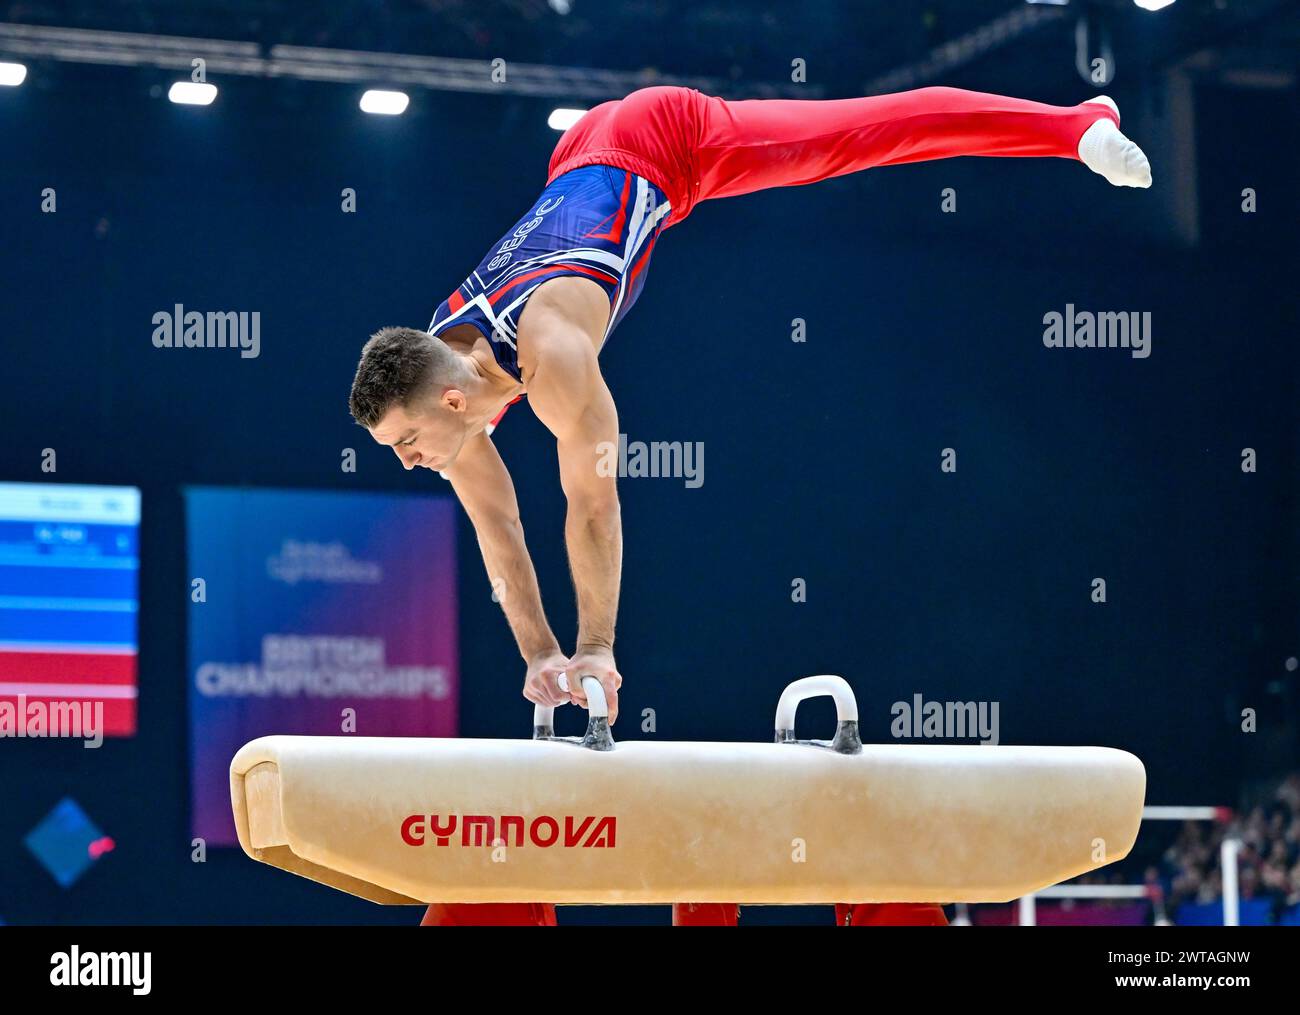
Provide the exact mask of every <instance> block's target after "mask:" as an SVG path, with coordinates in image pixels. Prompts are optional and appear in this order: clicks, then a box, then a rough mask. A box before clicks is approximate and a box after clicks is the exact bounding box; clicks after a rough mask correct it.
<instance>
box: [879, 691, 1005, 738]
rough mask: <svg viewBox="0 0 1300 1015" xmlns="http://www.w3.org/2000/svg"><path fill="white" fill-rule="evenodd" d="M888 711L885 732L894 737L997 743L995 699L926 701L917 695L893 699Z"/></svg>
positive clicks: (996, 704) (996, 705)
mask: <svg viewBox="0 0 1300 1015" xmlns="http://www.w3.org/2000/svg"><path fill="white" fill-rule="evenodd" d="M889 714H890V715H892V716H893V717H894V721H893V722H891V723H890V724H889V733H890V735H891V736H893V737H894V738H896V739H898V740H910V739H912V738H917V739H926V740H969V739H972V738H974V739H978V740H979V742H980V743H981V744H993V745H996V744H997V742H998V702H996V701H926V700H925V699H924V698H922V697H921V695H919V694H914V695H912V700H911V701H896V702H894V704H893V705H892V706H890V709H889Z"/></svg>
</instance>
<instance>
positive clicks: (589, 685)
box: [533, 675, 609, 727]
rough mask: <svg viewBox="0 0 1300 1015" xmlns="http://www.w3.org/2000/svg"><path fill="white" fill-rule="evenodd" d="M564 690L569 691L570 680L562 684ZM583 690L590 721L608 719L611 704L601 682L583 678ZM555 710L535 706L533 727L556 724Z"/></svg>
mask: <svg viewBox="0 0 1300 1015" xmlns="http://www.w3.org/2000/svg"><path fill="white" fill-rule="evenodd" d="M561 686H563V688H564V689H565V690H566V691H567V690H568V680H567V675H566V679H565V680H564V681H563V682H562V685H561ZM582 690H583V692H584V693H585V694H586V695H587V717H588V719H608V718H609V702H608V701H606V700H605V688H604V687H602V686H601V683H600V681H599V680H597V679H596V678H595V677H583V678H582ZM554 720H555V709H554V708H553V707H552V706H550V705H534V706H533V726H534V727H543V726H544V727H550V726H552V725H553V724H554Z"/></svg>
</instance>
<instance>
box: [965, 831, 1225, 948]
mask: <svg viewBox="0 0 1300 1015" xmlns="http://www.w3.org/2000/svg"><path fill="white" fill-rule="evenodd" d="M1142 820H1143V821H1214V822H1216V823H1218V824H1222V825H1226V824H1227V823H1228V822H1229V821H1231V820H1232V809H1231V808H1230V807H1177V806H1156V807H1143V808H1142ZM1241 845H1242V844H1241V840H1240V839H1232V838H1229V839H1224V840H1223V845H1222V846H1221V847H1220V849H1219V864H1220V867H1221V870H1222V880H1223V925H1224V926H1225V927H1236V926H1238V925H1239V923H1240V913H1241V907H1240V904H1239V899H1240V897H1239V895H1238V886H1237V855H1238V854H1239V853H1240V852H1241ZM1038 899H1150V900H1151V902H1152V905H1153V906H1155V909H1156V925H1157V926H1167V925H1169V923H1170V921H1169V920H1168V918H1167V917H1166V916H1165V915H1164V898H1163V896H1162V893H1161V891H1160V888H1159V886H1157V885H1070V884H1063V885H1054V886H1052V887H1051V888H1044V889H1043V890H1042V891H1040V892H1034V893H1032V894H1030V895H1024V896H1021V898H1020V900H1019V904H1018V911H1019V912H1018V915H1019V919H1018V923H1019V925H1020V926H1021V927H1034V926H1037V923H1038V910H1037V904H1036V900H1038ZM964 915H965V914H961V913H959V914H958V917H959V919H958V920H955V921H954V923H961V924H969V922H970V921H969V919H962V917H963V916H964Z"/></svg>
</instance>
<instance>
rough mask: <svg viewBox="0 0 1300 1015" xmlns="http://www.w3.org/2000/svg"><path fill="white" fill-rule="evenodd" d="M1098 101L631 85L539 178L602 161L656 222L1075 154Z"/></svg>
mask: <svg viewBox="0 0 1300 1015" xmlns="http://www.w3.org/2000/svg"><path fill="white" fill-rule="evenodd" d="M1102 117H1108V118H1110V119H1111V120H1113V121H1114V122H1115V123H1116V125H1118V123H1119V118H1118V116H1117V115H1116V114H1115V113H1113V112H1112V111H1111V110H1110V109H1109V108H1107V107H1106V106H1102V105H1098V104H1096V103H1086V104H1083V105H1078V106H1049V105H1046V104H1044V103H1042V102H1030V101H1028V100H1027V99H1011V98H1007V97H1006V96H1003V95H988V94H985V93H983V92H968V91H964V90H962V89H960V88H919V89H917V90H916V91H911V92H898V93H896V94H893V95H872V96H867V97H865V98H860V99H827V100H815V99H813V100H805V99H748V100H744V101H741V102H728V101H726V100H724V99H719V98H714V97H712V96H708V95H703V94H701V93H700V92H697V91H695V90H694V89H691V88H675V87H667V86H665V87H656V88H643V89H641V90H640V91H637V92H633V93H632V94H631V95H629V96H628V97H627V98H625V99H618V100H616V101H614V102H605V103H602V104H601V105H599V106H597V107H596V108H595V109H593V110H591V111H590V112H589V113H587V114H586V115H585V116H583V118H582V119H581V120H579V121H578V122H577V123H576V124H574V125H573V126H572V127H570V128H569V130H568V131H566V132H565V134H564V136H563V137H561V138H560V141H559V144H557V145H556V146H555V152H554V154H552V155H551V163H550V168H549V172H548V175H547V179H546V182H547V183H548V184H549V183H552V182H553V181H554V180H555V179H556V177H559V176H562V175H563V174H564V173H567V172H568V171H569V170H571V169H578V168H580V167H581V166H592V165H609V166H616V167H617V168H619V169H626V170H629V171H630V172H633V173H636V174H637V175H638V176H644V177H645V178H646V179H647V180H649V181H650V182H651V183H653V184H654V185H655V186H657V187H658V188H659V189H660V190H662V191H663V192H664V194H665V195H666V196H667V197H668V200H669V202H670V203H671V204H672V208H673V210H672V214H671V216H670V217H669V220H668V225H670V226H671V225H676V224H677V223H679V222H681V221H682V220H683V219H685V218H686V216H688V215H689V214H690V213H691V211H692V209H694V207H695V205H696V204H697V203H699V202H700V201H707V200H709V199H710V198H715V197H735V196H737V195H739V194H750V193H753V192H754V191H756V190H766V189H768V188H769V187H794V186H798V185H800V184H804V183H816V182H817V181H818V180H825V179H829V178H830V177H832V176H843V175H844V174H845V173H856V172H857V171H858V170H861V169H871V168H873V167H875V166H896V165H900V164H902V163H905V162H924V161H927V160H930V159H946V158H952V157H954V156H958V155H1002V156H1056V157H1058V158H1066V159H1076V160H1077V159H1078V157H1079V152H1078V145H1079V139H1080V138H1081V137H1082V136H1083V132H1084V131H1085V130H1087V129H1088V128H1089V127H1090V126H1092V124H1094V123H1095V122H1096V121H1097V120H1099V119H1101V118H1102Z"/></svg>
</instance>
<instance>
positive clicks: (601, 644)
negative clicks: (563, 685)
mask: <svg viewBox="0 0 1300 1015" xmlns="http://www.w3.org/2000/svg"><path fill="white" fill-rule="evenodd" d="M533 356H534V359H535V362H536V364H537V365H536V368H535V369H534V370H533V372H532V376H531V377H529V379H528V400H529V402H530V403H531V404H532V407H533V411H534V412H535V413H536V414H537V418H538V419H540V420H541V421H542V423H544V424H545V425H546V427H547V429H549V430H550V431H551V433H553V434H554V435H555V438H556V447H557V450H558V453H559V460H560V483H561V485H562V486H563V488H564V496H565V498H566V499H567V501H568V513H567V515H566V517H565V522H564V538H565V544H566V545H567V547H568V551H569V569H570V570H571V571H572V573H573V586H574V590H575V592H576V593H577V597H578V639H577V646H576V650H575V652H574V654H573V657H572V658H571V659H570V660H569V684H570V690H571V692H572V696H573V699H574V700H575V701H578V702H579V703H581V704H586V697H585V696H584V695H583V694H582V693H581V684H580V683H578V680H577V679H576V678H578V677H581V676H583V675H584V674H591V675H593V676H595V677H596V678H597V679H598V680H600V682H601V684H602V686H603V687H604V688H605V696H606V699H607V700H608V702H609V716H610V721H611V722H613V721H614V719H615V717H616V716H617V715H618V688H619V685H620V684H621V683H622V682H623V678H622V677H621V676H620V675H619V673H618V668H617V666H616V665H615V663H614V623H615V619H616V618H617V615H618V592H619V582H620V580H621V578H622V569H623V524H622V519H621V518H620V516H619V503H618V491H617V489H616V483H617V469H611V468H602V467H601V466H602V463H604V462H607V461H608V458H609V454H608V452H609V449H611V448H617V447H618V411H617V409H616V408H615V406H614V399H613V397H612V396H611V395H610V393H609V388H608V387H607V386H606V385H605V379H604V378H603V377H602V376H601V373H600V365H599V363H598V362H597V359H596V350H595V348H594V346H593V345H592V342H591V340H590V339H589V338H588V337H587V335H586V334H585V333H584V332H583V331H582V330H581V329H579V328H567V327H560V326H557V327H552V328H548V329H547V330H546V333H545V334H544V336H541V337H540V340H539V341H538V344H537V345H535V346H534V349H533Z"/></svg>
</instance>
